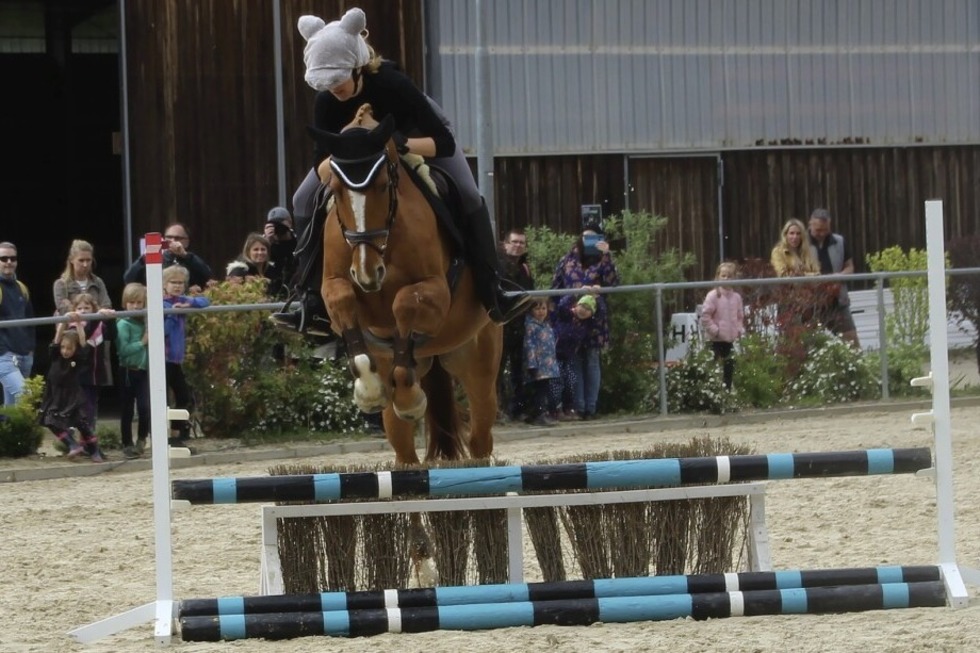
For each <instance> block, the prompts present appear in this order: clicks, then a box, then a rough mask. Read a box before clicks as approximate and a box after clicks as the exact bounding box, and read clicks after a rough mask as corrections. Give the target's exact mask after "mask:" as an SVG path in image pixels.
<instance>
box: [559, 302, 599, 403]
mask: <svg viewBox="0 0 980 653" xmlns="http://www.w3.org/2000/svg"><path fill="white" fill-rule="evenodd" d="M597 307H598V304H597V301H596V298H595V297H594V296H593V295H583V296H582V297H576V296H575V295H565V296H564V297H562V298H561V300H560V301H559V302H558V309H557V310H556V311H555V314H554V328H555V341H556V343H555V354H556V355H557V357H558V374H559V381H558V383H557V384H556V385H557V388H556V389H555V395H556V397H555V400H556V403H557V404H560V405H561V406H562V413H561V414H560V415H559V419H561V420H565V421H568V420H579V419H582V415H583V414H584V413H585V394H584V392H583V389H582V367H583V366H584V356H585V353H584V352H585V342H586V340H588V337H589V333H590V331H591V330H592V317H593V316H594V315H595V313H596V309H597Z"/></svg>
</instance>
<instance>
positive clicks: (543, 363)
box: [524, 298, 558, 426]
mask: <svg viewBox="0 0 980 653" xmlns="http://www.w3.org/2000/svg"><path fill="white" fill-rule="evenodd" d="M548 311H549V304H548V300H547V299H546V298H542V299H534V300H532V303H531V310H530V311H528V313H527V315H526V316H525V317H524V373H525V376H524V385H525V386H526V391H527V398H528V399H527V417H526V418H525V419H524V421H525V422H527V423H528V424H532V425H534V426H554V425H555V423H556V422H555V420H554V419H553V418H552V417H551V415H550V413H552V412H555V411H557V406H551V405H549V403H550V402H549V398H550V397H551V394H552V393H551V392H550V385H551V382H552V379H557V378H558V358H557V357H556V355H555V332H554V331H553V330H552V328H551V321H550V320H549V317H548Z"/></svg>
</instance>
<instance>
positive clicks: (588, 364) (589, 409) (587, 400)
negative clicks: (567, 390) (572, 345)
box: [571, 347, 602, 415]
mask: <svg viewBox="0 0 980 653" xmlns="http://www.w3.org/2000/svg"><path fill="white" fill-rule="evenodd" d="M571 365H572V369H573V372H574V374H576V376H577V377H578V383H576V384H575V412H577V413H578V414H580V415H595V411H596V404H597V403H598V402H599V383H600V382H601V381H602V371H601V368H600V366H599V350H598V349H591V348H589V347H584V348H582V349H580V350H579V351H578V352H576V353H575V356H574V358H573V359H572V362H571Z"/></svg>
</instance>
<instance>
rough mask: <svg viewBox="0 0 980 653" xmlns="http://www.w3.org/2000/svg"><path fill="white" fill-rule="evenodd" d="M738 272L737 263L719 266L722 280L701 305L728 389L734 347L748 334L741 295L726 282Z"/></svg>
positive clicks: (733, 369) (703, 318)
mask: <svg viewBox="0 0 980 653" xmlns="http://www.w3.org/2000/svg"><path fill="white" fill-rule="evenodd" d="M736 272H737V269H736V267H735V264H734V263H730V262H729V263H722V264H721V265H719V266H718V270H717V272H716V273H715V279H717V280H718V281H721V282H722V283H721V284H719V286H718V287H717V288H712V289H711V290H710V291H709V292H708V295H707V297H705V298H704V304H703V305H702V306H701V326H702V328H703V329H704V333H705V335H706V336H707V338H708V340H710V341H711V349H712V350H713V351H714V352H715V360H718V359H721V360H722V374H723V377H724V380H725V388H727V389H729V390H731V389H732V378H733V377H734V376H735V360H734V359H733V358H732V348H733V347H734V346H735V341H736V340H738V339H739V338H740V337H741V336H742V334H744V333H745V312H744V310H743V307H742V296H741V295H739V294H738V292H737V291H736V290H735V289H734V288H732V287H731V286H726V285H724V282H725V281H731V280H732V279H734V278H735V274H736Z"/></svg>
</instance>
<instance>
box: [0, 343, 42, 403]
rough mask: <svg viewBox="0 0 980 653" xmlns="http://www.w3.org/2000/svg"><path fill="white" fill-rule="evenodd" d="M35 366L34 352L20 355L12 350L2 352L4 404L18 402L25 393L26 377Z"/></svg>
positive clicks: (1, 380) (0, 380)
mask: <svg viewBox="0 0 980 653" xmlns="http://www.w3.org/2000/svg"><path fill="white" fill-rule="evenodd" d="M33 367H34V354H27V355H26V356H18V355H17V354H13V353H11V352H6V353H3V354H0V384H2V385H3V405H4V406H11V405H13V404H15V403H17V398H18V397H19V396H21V395H22V394H24V379H26V378H28V377H29V376H30V375H31V369H33Z"/></svg>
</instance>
